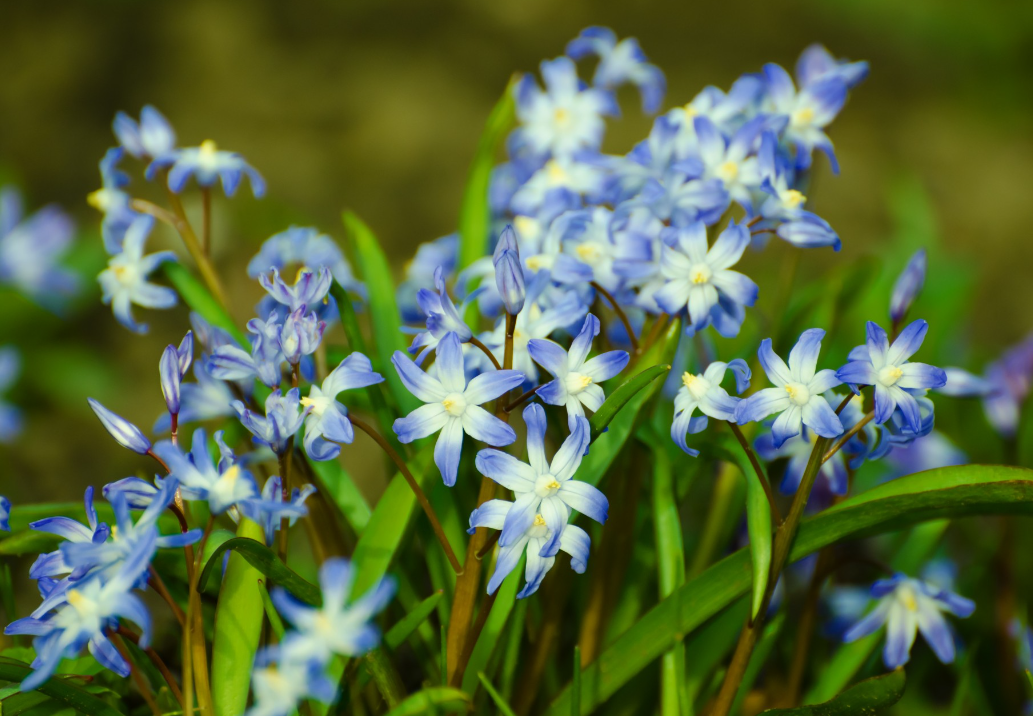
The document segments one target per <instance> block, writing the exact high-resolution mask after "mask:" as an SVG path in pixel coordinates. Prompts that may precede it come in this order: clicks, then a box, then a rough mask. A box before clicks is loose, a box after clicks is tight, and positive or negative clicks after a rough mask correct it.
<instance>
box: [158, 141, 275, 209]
mask: <svg viewBox="0 0 1033 716" xmlns="http://www.w3.org/2000/svg"><path fill="white" fill-rule="evenodd" d="M166 168H167V169H168V170H169V177H168V186H169V189H170V190H172V191H173V192H175V193H176V194H179V193H180V192H182V191H183V187H185V186H186V183H187V180H189V179H190V177H194V179H196V180H197V183H198V185H199V186H202V187H205V188H208V187H211V186H213V185H214V184H215V182H217V181H219V180H221V181H222V190H223V191H224V192H226V196H230V197H232V196H233V195H234V194H235V193H236V191H237V187H238V186H240V180H241V178H242V177H243V176H244V175H247V178H248V180H249V181H250V182H251V193H252V194H254V195H255V198H256V199H260V198H261V197H262V196H263V195H264V194H265V180H264V179H262V175H261V174H259V173H258V172H257V171H256V170H255V168H254V167H252V166H251V165H250V164H248V163H247V162H246V161H244V158H243V157H241V156H240V155H239V154H237V153H236V152H224V151H221V150H219V149H218V148H217V147H216V146H215V142H213V141H212V140H210V139H206V140H205V141H203V142H201V146H199V147H188V148H186V149H174V150H171V151H168V152H165V153H163V154H161V155H159V156H156V157H154V160H153V161H152V162H151V163H150V165H149V166H148V167H147V173H146V176H147V179H148V180H150V179H153V178H154V177H155V176H156V175H157V173H158V172H159V171H160V170H162V169H166Z"/></svg>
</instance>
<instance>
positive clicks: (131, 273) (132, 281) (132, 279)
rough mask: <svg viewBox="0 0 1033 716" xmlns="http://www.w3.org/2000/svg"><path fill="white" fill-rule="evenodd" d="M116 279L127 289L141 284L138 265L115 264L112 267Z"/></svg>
mask: <svg viewBox="0 0 1033 716" xmlns="http://www.w3.org/2000/svg"><path fill="white" fill-rule="evenodd" d="M111 272H112V273H113V274H114V275H115V279H116V280H117V281H118V282H119V283H120V284H122V285H123V286H126V287H132V286H135V285H137V284H138V283H140V270H139V269H138V268H137V267H136V264H115V265H113V266H112V267H111Z"/></svg>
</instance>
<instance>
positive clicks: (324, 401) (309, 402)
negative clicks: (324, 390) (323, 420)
mask: <svg viewBox="0 0 1033 716" xmlns="http://www.w3.org/2000/svg"><path fill="white" fill-rule="evenodd" d="M333 402H334V401H333V399H332V398H328V397H326V396H325V395H310V396H308V397H307V398H302V399H301V406H302V407H303V408H312V414H313V415H315V416H316V417H317V418H318V417H321V416H322V415H323V413H325V412H326V409H327V408H329V407H330V404H331V403H333Z"/></svg>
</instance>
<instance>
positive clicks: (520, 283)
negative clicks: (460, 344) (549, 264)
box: [463, 226, 527, 328]
mask: <svg viewBox="0 0 1033 716" xmlns="http://www.w3.org/2000/svg"><path fill="white" fill-rule="evenodd" d="M492 264H493V265H494V267H495V285H496V286H497V287H498V290H499V297H500V298H501V299H502V303H503V305H504V306H505V307H506V313H508V314H509V315H511V316H515V315H517V314H518V313H520V311H521V310H523V308H524V299H525V298H526V297H527V286H526V285H525V284H524V267H523V265H522V264H521V263H520V247H519V245H518V244H517V240H516V233H515V232H514V231H513V227H512V226H507V227H506V228H505V229H504V230H503V231H502V234H501V235H500V236H499V241H498V243H497V244H495V253H494V254H493V255H492ZM463 327H464V328H465V327H466V324H463Z"/></svg>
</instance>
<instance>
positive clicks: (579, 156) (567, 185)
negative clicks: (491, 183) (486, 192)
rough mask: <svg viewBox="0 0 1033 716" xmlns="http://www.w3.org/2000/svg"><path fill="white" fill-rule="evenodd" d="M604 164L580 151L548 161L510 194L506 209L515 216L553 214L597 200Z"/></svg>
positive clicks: (604, 180) (592, 154)
mask: <svg viewBox="0 0 1033 716" xmlns="http://www.w3.org/2000/svg"><path fill="white" fill-rule="evenodd" d="M605 163H606V160H604V159H602V158H601V157H600V156H599V155H598V154H596V153H595V152H590V151H588V150H583V151H580V152H577V153H576V154H574V155H572V156H569V157H556V158H554V159H550V160H548V161H547V162H545V164H543V165H542V166H541V167H540V168H538V169H536V170H535V171H534V172H533V173H532V174H531V176H529V177H528V178H527V180H526V181H524V182H523V183H522V184H521V185H520V186H519V188H517V189H516V190H515V191H514V192H513V196H512V197H511V199H510V201H509V203H508V205H507V208H508V209H510V210H511V211H513V212H514V213H516V214H518V215H525V216H532V215H536V214H547V215H548V214H554V213H555V211H556V209H558V208H565V209H571V208H578V207H580V206H581V203H582V199H584V198H587V199H589V200H593V199H596V198H598V197H599V196H600V195H601V194H602V192H603V190H604V188H605V187H606V184H607V171H606V167H605Z"/></svg>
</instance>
